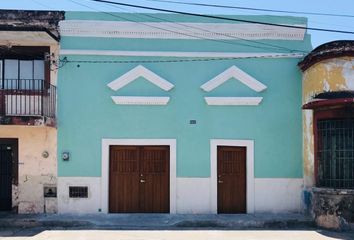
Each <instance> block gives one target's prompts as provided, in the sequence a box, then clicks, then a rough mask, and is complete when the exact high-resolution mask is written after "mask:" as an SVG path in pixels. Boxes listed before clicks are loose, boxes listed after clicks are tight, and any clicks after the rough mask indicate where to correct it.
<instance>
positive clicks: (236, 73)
mask: <svg viewBox="0 0 354 240" xmlns="http://www.w3.org/2000/svg"><path fill="white" fill-rule="evenodd" d="M232 78H234V79H236V80H238V81H240V82H241V83H243V84H245V85H246V86H247V87H249V88H251V89H252V90H254V91H256V92H261V91H263V90H265V89H266V88H267V86H266V85H264V84H263V83H261V82H259V81H257V80H256V79H255V78H253V77H252V76H250V75H249V74H247V73H246V72H244V71H242V70H241V69H239V68H238V67H236V66H232V67H230V68H228V69H226V70H225V71H224V72H222V73H220V74H219V75H217V76H216V77H214V78H213V79H211V80H209V81H208V82H206V83H204V84H203V85H202V86H201V88H202V89H203V90H204V91H206V92H210V91H212V90H214V89H215V88H217V87H218V86H220V85H221V84H223V83H224V82H226V81H228V80H230V79H232Z"/></svg>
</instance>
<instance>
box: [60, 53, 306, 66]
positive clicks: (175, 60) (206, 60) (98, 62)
mask: <svg viewBox="0 0 354 240" xmlns="http://www.w3.org/2000/svg"><path fill="white" fill-rule="evenodd" d="M281 57H300V56H299V54H296V53H292V54H273V55H266V56H248V57H215V58H186V59H183V58H182V59H181V58H178V59H163V60H82V59H78V60H70V59H68V57H64V58H63V59H60V60H59V61H60V62H63V63H65V64H66V63H92V64H115V63H180V62H209V61H226V60H237V59H265V58H281Z"/></svg>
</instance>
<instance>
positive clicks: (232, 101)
mask: <svg viewBox="0 0 354 240" xmlns="http://www.w3.org/2000/svg"><path fill="white" fill-rule="evenodd" d="M204 99H205V101H206V103H207V104H208V105H216V106H230V105H231V106H237V105H238V106H239V105H259V104H260V103H261V101H262V99H263V98H262V97H204Z"/></svg>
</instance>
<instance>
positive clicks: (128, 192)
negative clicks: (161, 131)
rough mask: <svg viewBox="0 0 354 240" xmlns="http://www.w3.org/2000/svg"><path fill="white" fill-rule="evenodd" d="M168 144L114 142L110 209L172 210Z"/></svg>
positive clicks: (160, 211) (133, 211)
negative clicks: (131, 144) (124, 143)
mask: <svg viewBox="0 0 354 240" xmlns="http://www.w3.org/2000/svg"><path fill="white" fill-rule="evenodd" d="M169 156H170V154H169V147H168V146H111V147H110V177H109V178H110V181H109V182H110V187H109V211H110V212H119V213H136V212H145V213H164V212H169V209H170V205H169V204H170V203H169V200H170V199H169V195H170V194H169V192H170V190H169V187H170V186H169V182H170V178H169V171H170V168H169Z"/></svg>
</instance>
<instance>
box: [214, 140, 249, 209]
mask: <svg viewBox="0 0 354 240" xmlns="http://www.w3.org/2000/svg"><path fill="white" fill-rule="evenodd" d="M217 162H218V163H217V174H218V179H217V181H218V193H217V195H218V196H217V199H218V213H246V147H227V146H218V148H217Z"/></svg>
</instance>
